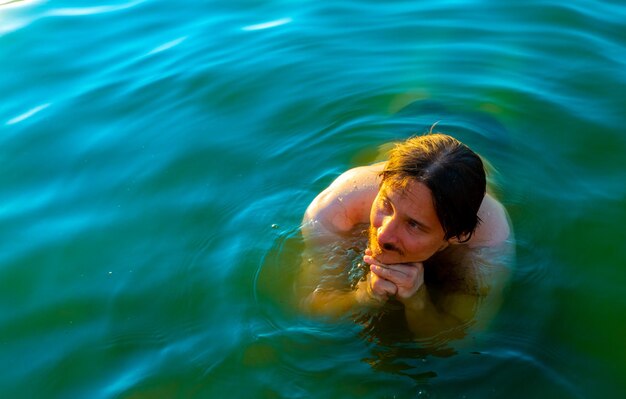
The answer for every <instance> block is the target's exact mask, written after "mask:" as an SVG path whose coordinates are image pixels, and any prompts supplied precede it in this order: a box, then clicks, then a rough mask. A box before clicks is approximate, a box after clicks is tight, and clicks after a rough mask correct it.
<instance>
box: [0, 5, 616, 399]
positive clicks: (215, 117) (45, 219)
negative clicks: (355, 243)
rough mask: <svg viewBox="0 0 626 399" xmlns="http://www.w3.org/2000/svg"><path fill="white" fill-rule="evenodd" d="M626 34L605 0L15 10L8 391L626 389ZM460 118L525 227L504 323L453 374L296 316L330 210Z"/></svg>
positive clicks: (431, 361)
mask: <svg viewBox="0 0 626 399" xmlns="http://www.w3.org/2000/svg"><path fill="white" fill-rule="evenodd" d="M624 21H626V7H625V6H624V5H622V4H621V3H620V2H612V1H593V0H575V1H570V2H565V3H564V2H554V1H548V0H534V1H512V2H506V3H502V2H491V1H429V2H417V1H387V2H379V1H354V0H344V1H323V2H319V1H305V0H301V1H296V0H289V1H288V0H282V1H278V0H274V1H253V0H250V1H228V2H226V1H223V2H220V1H211V2H200V1H187V2H183V3H175V4H174V3H172V2H165V1H161V0H143V1H142V0H137V1H127V2H124V1H110V2H107V3H101V2H93V1H92V2H90V1H81V2H76V1H55V2H51V1H43V0H39V1H37V0H33V1H13V2H7V1H0V93H2V101H0V158H1V159H2V171H1V172H0V193H1V198H2V201H1V202H0V234H1V237H2V238H3V239H2V244H1V250H0V306H1V307H2V308H1V312H0V343H1V345H0V360H1V363H2V364H4V365H5V367H4V369H3V372H2V373H1V375H0V392H2V394H3V395H2V396H3V397H63V398H68V397H77V398H83V397H94V398H112V397H123V398H126V397H128V398H132V397H159V398H162V397H226V396H227V397H246V398H249V397H254V398H256V397H259V398H265V397H267V398H275V397H289V398H292V397H306V398H310V397H319V398H340V397H341V398H344V397H357V396H358V397H371V398H380V397H388V398H392V397H395V398H405V397H406V398H413V397H433V398H449V397H512V398H515V397H571V398H584V397H602V398H604V397H621V396H623V394H624V392H626V385H625V383H624V382H623V379H622V377H623V375H624V374H625V373H626V362H625V361H624V359H626V346H625V345H624V344H623V337H624V333H626V321H625V320H626V319H624V317H623V315H624V314H625V313H626V300H625V299H624V295H623V291H624V290H623V287H624V285H625V284H626V269H624V265H625V260H626V250H625V248H626V247H625V246H624V245H623V237H624V233H623V226H624V225H625V224H626V193H625V191H626V190H625V187H626V186H625V185H624V181H625V177H626V168H625V167H624V161H623V154H624V153H625V152H626V138H625V137H626V136H625V133H626V132H625V131H624V126H626V117H625V116H624V110H625V109H626V100H625V98H626V97H624V95H623V93H624V92H626V72H624V71H626V36H625V35H624V32H625V29H626V23H625V22H624ZM407 106H408V107H407ZM437 121H440V122H439V124H438V125H437V126H438V128H439V130H442V131H445V132H447V133H449V134H452V135H454V136H455V137H457V138H459V139H460V140H462V141H464V142H466V143H467V144H469V145H470V146H471V147H472V148H474V149H475V150H476V151H477V152H479V153H481V154H482V155H483V156H485V157H486V158H488V159H489V160H490V162H491V163H492V164H493V166H494V168H495V169H496V172H494V173H493V174H492V176H491V180H492V183H493V187H494V191H495V192H496V193H497V195H498V196H499V198H500V199H501V200H502V202H503V203H504V204H505V206H506V207H507V209H508V210H509V213H510V216H511V218H512V221H513V224H514V227H515V233H516V237H517V262H516V270H515V273H514V274H513V277H512V281H511V284H510V287H509V289H508V290H507V293H506V296H505V301H504V304H503V307H502V309H501V311H500V313H499V315H498V317H497V318H496V320H495V321H494V322H493V323H492V325H491V327H490V328H489V329H488V330H487V331H485V332H482V333H476V334H474V335H472V336H470V337H468V338H467V339H466V340H465V341H464V343H463V345H461V344H458V345H456V344H453V349H454V354H452V355H451V356H447V357H443V356H433V355H428V354H424V353H423V351H421V350H420V349H421V344H420V343H419V342H407V341H402V342H393V341H392V340H388V341H385V342H383V341H377V340H370V339H367V335H364V334H363V330H362V328H361V326H360V325H359V324H356V323H353V322H350V321H349V320H344V321H339V322H335V323H328V322H324V321H321V320H311V319H309V318H306V317H304V316H302V315H300V314H299V313H298V312H296V311H294V310H293V309H292V307H291V306H290V304H289V295H288V294H287V293H288V292H290V290H291V283H292V282H293V276H294V273H295V271H294V267H295V265H297V264H298V261H299V251H300V250H301V248H300V247H299V245H298V233H297V229H298V225H299V223H300V220H301V217H302V213H303V211H304V209H305V208H306V206H307V205H308V203H309V202H310V201H311V200H312V199H313V198H314V197H315V195H316V194H317V193H318V192H319V191H320V190H322V189H323V188H324V187H325V186H326V185H328V184H329V183H330V182H331V181H332V180H333V179H334V178H335V177H336V176H338V175H339V174H340V173H341V172H342V171H344V170H346V169H347V168H350V167H353V166H356V165H361V164H365V163H369V162H372V161H374V160H375V159H376V158H377V157H379V156H380V152H381V151H380V150H379V148H380V147H381V146H384V145H385V144H386V143H389V142H391V141H394V140H399V139H402V138H406V137H408V136H409V135H411V134H415V133H421V132H424V131H426V130H427V129H428V128H429V127H430V126H431V125H432V124H433V123H435V122H437Z"/></svg>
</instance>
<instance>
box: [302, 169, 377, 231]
mask: <svg viewBox="0 0 626 399" xmlns="http://www.w3.org/2000/svg"><path fill="white" fill-rule="evenodd" d="M383 168H384V163H377V164H373V165H367V166H359V167H356V168H352V169H349V170H347V171H345V172H344V173H342V174H341V175H339V176H338V177H337V178H336V179H335V180H334V181H333V182H332V183H331V185H330V186H328V187H327V188H326V189H325V190H323V191H322V192H321V193H319V194H318V195H317V197H315V199H314V200H313V201H312V202H311V204H310V205H309V206H308V208H307V210H306V212H305V214H304V219H303V231H304V232H305V234H306V233H307V231H311V230H312V227H313V226H315V229H313V230H317V231H318V232H321V233H333V234H341V233H346V232H348V231H350V230H351V229H352V228H353V227H354V226H355V225H357V224H361V223H367V222H368V221H369V212H370V209H371V206H372V202H373V201H374V198H376V194H377V193H378V186H379V184H380V177H379V175H380V172H382V170H383Z"/></svg>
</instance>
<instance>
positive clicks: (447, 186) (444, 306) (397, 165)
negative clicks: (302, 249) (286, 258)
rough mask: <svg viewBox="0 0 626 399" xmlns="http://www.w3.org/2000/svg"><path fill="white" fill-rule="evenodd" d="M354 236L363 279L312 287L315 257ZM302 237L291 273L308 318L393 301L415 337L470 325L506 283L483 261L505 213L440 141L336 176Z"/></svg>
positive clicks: (468, 165)
mask: <svg viewBox="0 0 626 399" xmlns="http://www.w3.org/2000/svg"><path fill="white" fill-rule="evenodd" d="M368 224H369V226H367V225H368ZM359 230H361V231H365V230H366V231H367V234H368V239H369V241H368V244H367V249H365V252H364V256H363V261H364V262H365V264H367V265H368V266H369V271H368V272H367V275H366V278H363V279H362V280H361V281H359V282H358V284H357V285H356V287H355V289H352V290H350V289H348V290H346V289H330V290H329V289H327V288H325V287H322V284H320V282H321V281H322V280H323V278H324V276H323V275H324V273H326V272H328V268H324V267H322V266H321V265H320V263H319V262H317V261H316V259H320V258H321V257H323V256H324V255H323V251H322V249H323V248H327V247H328V245H331V246H335V247H336V245H337V243H341V242H342V241H343V240H349V237H350V236H354V232H355V231H357V232H358V231H359ZM302 233H303V237H304V240H305V244H306V246H307V250H308V251H309V252H312V253H313V255H312V256H311V257H310V258H309V260H308V261H307V262H304V264H303V270H302V273H301V283H302V287H304V294H303V296H304V298H305V299H304V300H303V304H304V305H305V307H306V308H307V309H308V310H309V311H311V312H313V313H317V314H327V315H338V314H343V313H345V312H349V311H352V310H358V309H363V308H375V307H381V306H383V305H384V304H385V303H386V302H387V301H389V300H390V299H394V300H395V301H397V302H400V303H401V304H402V305H403V306H404V312H405V316H406V320H407V323H408V326H409V328H410V329H411V331H412V332H413V333H414V334H416V335H418V336H421V337H425V336H432V335H435V334H438V333H439V332H442V331H445V330H447V329H451V328H455V327H457V326H459V325H467V324H468V323H470V322H472V320H473V318H474V317H475V315H476V312H477V310H478V309H479V307H480V306H479V305H481V304H482V303H483V302H484V301H483V299H485V298H487V297H490V296H491V297H493V296H494V295H495V296H498V294H499V292H500V291H501V288H502V286H503V282H504V281H505V278H506V275H507V268H506V266H505V265H502V264H501V263H499V262H498V261H497V260H495V261H492V260H493V259H490V258H494V257H497V254H498V253H501V252H504V248H508V246H507V245H506V243H507V241H510V236H511V229H510V226H509V222H508V217H507V214H506V210H505V209H504V207H503V206H502V205H501V204H500V203H499V202H498V201H497V200H496V199H495V198H493V197H492V196H491V195H489V194H487V193H486V177H485V170H484V166H483V162H482V161H481V159H480V157H479V156H478V155H476V154H475V153H474V152H473V151H472V150H471V149H470V148H468V147H467V146H466V145H464V144H462V143H461V142H459V141H458V140H456V139H454V138H452V137H450V136H447V135H444V134H427V135H424V136H417V137H412V138H410V139H408V140H406V141H405V142H403V143H400V144H397V145H396V147H395V148H394V149H393V150H391V152H390V154H389V160H388V161H387V162H382V163H377V164H374V165H369V166H362V167H357V168H353V169H350V170H348V171H346V172H344V173H343V174H342V175H340V176H339V177H338V178H337V179H336V180H335V181H334V182H333V183H332V184H331V185H330V186H329V187H328V188H326V189H325V190H324V191H322V192H321V193H320V194H319V195H318V196H317V197H316V198H315V199H314V200H313V202H312V203H311V204H310V205H309V207H308V208H307V210H306V212H305V215H304V220H303V226H302ZM309 255H311V253H309Z"/></svg>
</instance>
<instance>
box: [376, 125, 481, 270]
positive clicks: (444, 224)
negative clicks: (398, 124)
mask: <svg viewBox="0 0 626 399" xmlns="http://www.w3.org/2000/svg"><path fill="white" fill-rule="evenodd" d="M485 189H486V178H485V170H484V167H483V163H482V161H481V159H480V157H479V156H478V155H476V153H474V152H473V151H472V150H471V149H469V147H467V146H466V145H464V144H462V143H461V142H459V141H458V140H456V139H454V138H452V137H450V136H447V135H444V134H428V135H425V136H417V137H412V138H410V139H408V140H406V141H405V142H403V143H400V144H397V145H396V147H395V148H393V149H392V150H391V152H390V154H389V161H388V162H387V165H386V166H385V169H384V170H383V172H382V183H381V187H380V190H379V193H378V196H377V197H376V200H375V202H374V205H373V206H372V213H371V215H370V222H371V225H372V231H371V232H370V240H372V239H375V240H376V242H374V243H370V247H374V248H372V249H373V250H375V249H378V252H380V253H382V252H384V251H390V252H395V253H397V254H398V255H399V258H405V257H406V258H411V259H410V260H411V261H423V260H426V259H427V258H429V257H430V256H432V255H433V254H434V253H435V252H437V251H439V250H441V249H443V248H445V247H446V246H447V244H448V243H449V242H452V241H456V242H464V241H467V240H469V239H470V238H471V235H472V234H473V232H474V230H475V229H476V227H477V226H478V223H479V222H480V219H479V218H478V209H479V208H480V205H481V203H482V200H483V197H484V195H485ZM396 208H397V209H396ZM390 222H391V223H390ZM403 223H404V224H403ZM412 225H414V226H416V227H417V228H416V229H415V232H413V233H412V231H411V228H410V227H409V226H412ZM420 240H421V242H420ZM377 247H378V248H377ZM374 252H376V251H374ZM411 255H415V256H416V257H417V258H418V259H414V257H415V256H413V257H412V256H411ZM422 258H423V259H422Z"/></svg>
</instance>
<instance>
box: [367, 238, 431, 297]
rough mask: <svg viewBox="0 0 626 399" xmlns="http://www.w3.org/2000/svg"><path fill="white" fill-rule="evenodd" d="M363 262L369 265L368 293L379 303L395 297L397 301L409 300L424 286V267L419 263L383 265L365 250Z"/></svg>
mask: <svg viewBox="0 0 626 399" xmlns="http://www.w3.org/2000/svg"><path fill="white" fill-rule="evenodd" d="M363 261H364V262H365V263H367V264H369V265H370V271H371V273H369V275H368V278H367V281H366V282H365V283H366V284H367V285H368V286H367V290H368V293H369V294H370V296H372V297H373V298H374V299H375V300H377V301H379V302H383V301H386V300H387V299H388V298H389V297H390V296H395V297H396V298H397V299H398V300H399V301H401V302H402V301H403V300H405V299H409V298H410V297H412V296H413V295H414V294H415V293H416V292H417V291H418V290H419V289H420V288H421V287H422V285H424V265H423V264H422V263H421V262H413V263H394V264H384V263H382V262H380V261H378V260H376V259H374V257H372V251H371V250H370V249H369V248H368V249H366V250H365V256H364V257H363Z"/></svg>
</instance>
